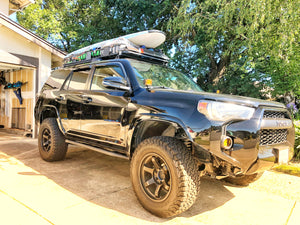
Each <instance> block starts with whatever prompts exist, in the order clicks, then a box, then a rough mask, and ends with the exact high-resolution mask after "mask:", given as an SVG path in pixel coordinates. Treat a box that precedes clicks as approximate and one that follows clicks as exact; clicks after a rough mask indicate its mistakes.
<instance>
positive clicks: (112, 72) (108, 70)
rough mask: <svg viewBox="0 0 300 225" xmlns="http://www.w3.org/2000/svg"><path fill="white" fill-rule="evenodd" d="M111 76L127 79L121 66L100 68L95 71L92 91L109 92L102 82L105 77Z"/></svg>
mask: <svg viewBox="0 0 300 225" xmlns="http://www.w3.org/2000/svg"><path fill="white" fill-rule="evenodd" d="M109 76H115V77H123V78H125V75H124V73H123V70H122V68H121V67H119V66H103V67H98V68H96V69H95V73H94V76H93V81H92V85H91V90H94V91H99V90H107V88H105V87H104V86H103V85H102V81H103V79H104V78H105V77H109Z"/></svg>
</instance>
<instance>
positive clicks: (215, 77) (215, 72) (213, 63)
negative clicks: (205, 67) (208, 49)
mask: <svg viewBox="0 0 300 225" xmlns="http://www.w3.org/2000/svg"><path fill="white" fill-rule="evenodd" d="M230 56H231V53H229V55H225V56H221V57H222V58H221V59H220V61H219V62H218V63H217V59H215V57H213V56H212V55H211V54H208V57H209V59H210V71H209V73H208V82H209V83H210V84H213V85H217V84H218V82H219V80H220V79H221V78H222V77H223V76H224V74H225V71H226V69H227V67H228V66H229V64H230Z"/></svg>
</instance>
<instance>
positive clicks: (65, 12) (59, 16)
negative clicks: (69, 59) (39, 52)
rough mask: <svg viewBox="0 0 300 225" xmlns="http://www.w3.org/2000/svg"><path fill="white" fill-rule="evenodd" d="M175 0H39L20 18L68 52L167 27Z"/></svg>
mask: <svg viewBox="0 0 300 225" xmlns="http://www.w3.org/2000/svg"><path fill="white" fill-rule="evenodd" d="M173 2H177V1H172V0H166V1H162V0H149V1H139V0H114V1H112V0H75V1H68V0H47V1H43V0H37V1H36V3H35V4H31V5H30V6H28V7H27V8H26V9H25V10H23V11H22V12H18V14H17V19H18V21H19V23H20V24H21V25H23V26H24V27H26V28H27V29H29V30H31V31H33V32H35V33H36V34H38V35H40V36H41V37H43V38H44V39H46V40H48V41H50V42H52V43H54V44H55V45H56V46H57V47H59V48H61V49H63V50H64V51H66V52H70V51H73V50H76V49H78V48H81V47H84V46H87V45H90V44H93V43H96V42H99V41H103V40H107V39H111V38H114V37H118V36H121V35H125V34H128V33H133V32H137V31H142V30H148V29H159V30H165V29H166V26H167V21H168V19H169V17H170V16H171V12H172V9H173V4H174V3H173Z"/></svg>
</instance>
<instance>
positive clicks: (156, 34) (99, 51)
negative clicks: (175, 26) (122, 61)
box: [64, 30, 167, 64]
mask: <svg viewBox="0 0 300 225" xmlns="http://www.w3.org/2000/svg"><path fill="white" fill-rule="evenodd" d="M165 40H166V35H165V33H164V32H162V31H159V30H148V31H141V32H137V33H133V34H128V35H125V36H121V37H118V38H114V39H110V40H106V41H102V42H98V43H96V44H93V45H89V46H87V47H84V48H81V49H78V50H76V51H74V52H71V53H70V54H68V55H66V56H65V58H64V62H65V64H69V63H74V62H78V61H82V62H83V61H86V60H90V59H92V58H98V57H100V58H104V57H109V56H114V55H118V54H122V53H124V52H125V51H132V52H140V53H143V54H144V55H148V56H150V55H151V56H155V57H156V58H162V59H163V60H167V57H166V56H165V55H163V54H162V53H160V52H159V51H157V50H155V48H156V47H158V46H159V45H161V44H162V43H164V41H165ZM151 49H152V50H151Z"/></svg>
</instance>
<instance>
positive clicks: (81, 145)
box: [66, 140, 129, 160]
mask: <svg viewBox="0 0 300 225" xmlns="http://www.w3.org/2000/svg"><path fill="white" fill-rule="evenodd" d="M66 143H68V144H72V145H77V146H80V147H84V148H88V149H90V150H93V151H96V152H100V153H102V154H105V155H109V156H113V157H118V158H121V159H127V160H129V157H128V156H125V155H122V154H120V153H115V152H109V151H105V150H102V149H99V148H96V147H93V146H89V145H85V144H82V143H78V142H75V141H70V140H66Z"/></svg>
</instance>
